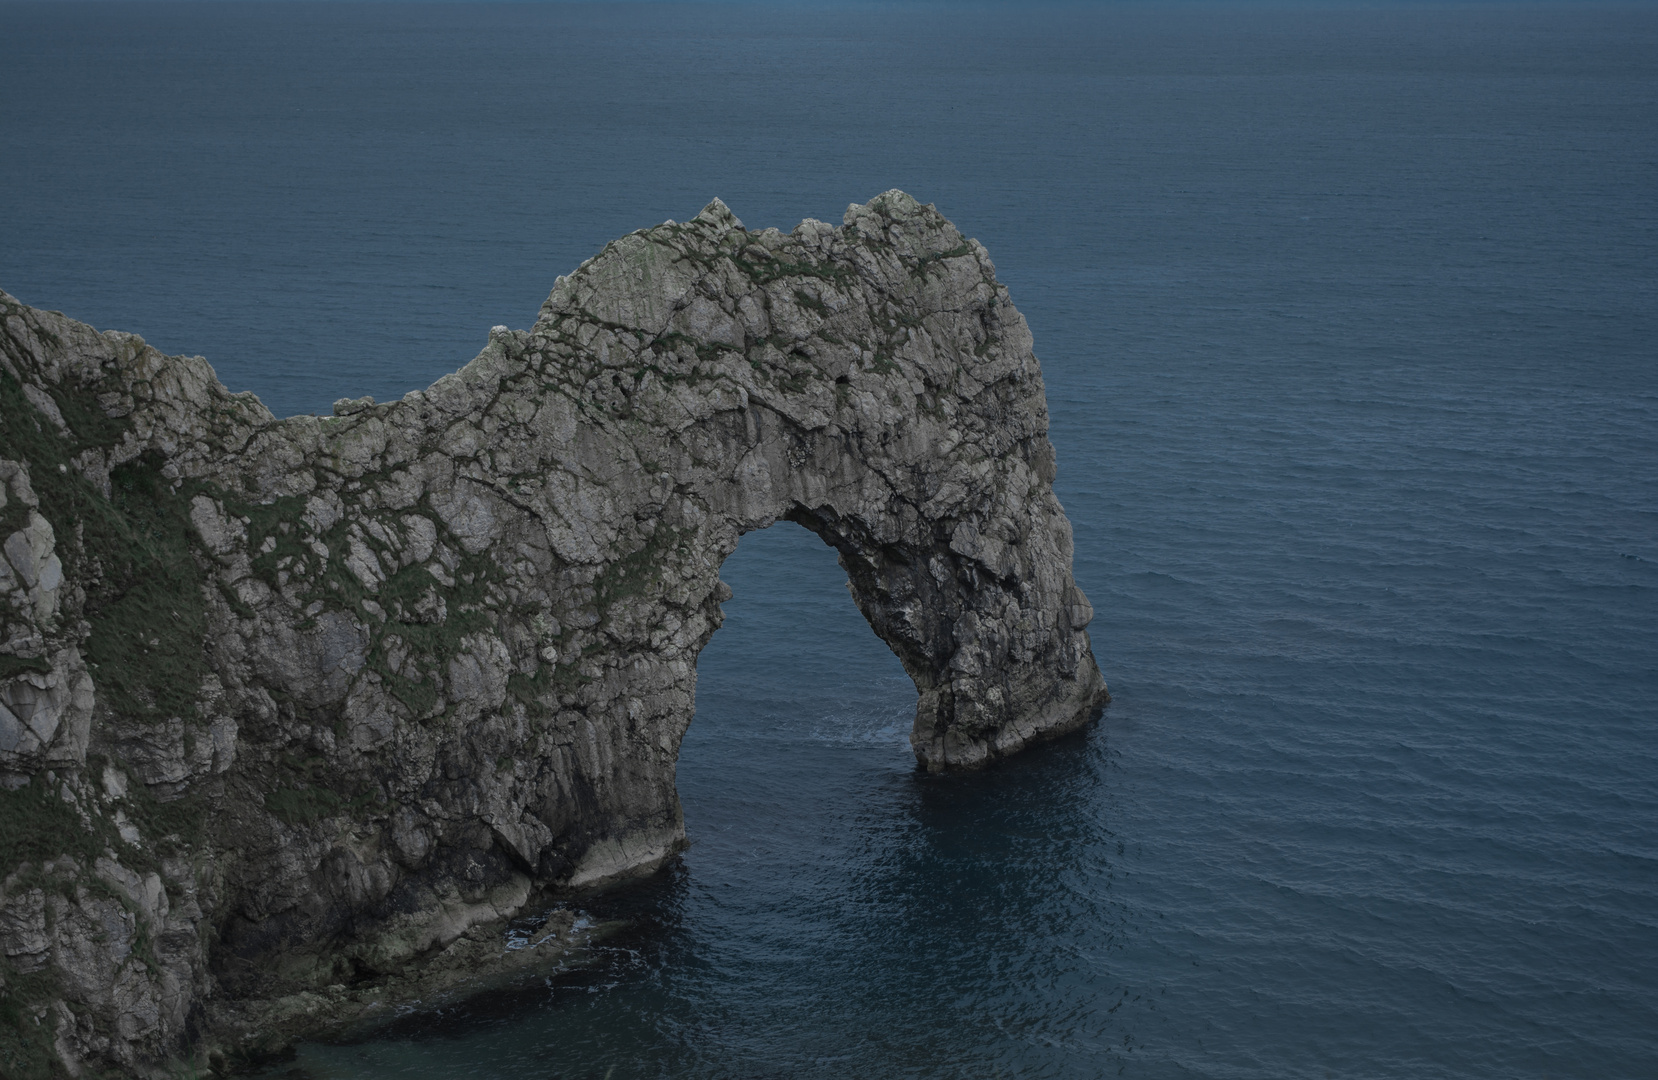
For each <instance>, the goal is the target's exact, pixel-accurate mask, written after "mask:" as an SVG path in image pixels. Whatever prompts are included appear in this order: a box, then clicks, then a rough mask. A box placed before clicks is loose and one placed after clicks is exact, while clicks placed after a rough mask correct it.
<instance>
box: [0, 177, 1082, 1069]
mask: <svg viewBox="0 0 1658 1080" xmlns="http://www.w3.org/2000/svg"><path fill="white" fill-rule="evenodd" d="M0 320H3V322H0V326H3V332H0V540H3V551H4V558H0V953H3V956H0V982H3V986H0V1074H3V1075H5V1076H6V1077H8V1078H18V1080H21V1078H24V1077H36V1076H42V1077H44V1076H55V1075H71V1076H98V1075H105V1074H112V1075H157V1076H159V1075H169V1074H170V1071H171V1070H175V1069H176V1068H177V1067H179V1066H180V1065H184V1066H187V1067H202V1066H206V1065H212V1066H213V1067H215V1068H226V1067H230V1066H233V1065H234V1063H235V1061H236V1060H237V1057H238V1055H239V1054H242V1053H246V1052H250V1051H257V1050H259V1049H261V1048H268V1047H269V1046H271V1045H273V1044H275V1043H279V1042H280V1041H281V1039H284V1038H287V1037H289V1036H291V1035H292V1034H295V1033H297V1032H299V1031H301V1030H303V1029H304V1028H305V1025H306V1024H307V1023H311V1022H312V1021H308V1020H307V1019H306V1018H307V1017H312V1018H315V1017H316V1016H317V1015H318V1014H319V1013H321V1014H324V1015H331V1014H337V1013H339V1011H340V1010H341V1008H343V1005H342V1003H349V1002H357V1003H358V1004H359V1005H362V1004H363V1003H364V1002H366V1001H368V999H369V998H371V997H374V995H376V994H378V995H380V997H378V998H375V1001H376V1002H377V1001H379V1000H380V998H384V997H387V996H390V997H395V996H396V995H397V993H398V992H399V991H398V989H397V987H399V986H404V987H405V989H407V988H412V987H426V988H428V989H430V988H431V987H432V986H433V985H437V984H438V983H442V982H443V981H444V976H443V975H442V974H441V973H442V972H444V971H450V972H453V971H454V970H455V969H456V968H457V967H460V968H464V969H467V970H478V971H485V970H486V969H491V968H492V965H493V966H495V967H500V966H501V965H502V961H501V958H502V957H503V956H505V955H506V952H508V951H511V950H505V951H504V950H503V949H502V948H501V947H500V941H501V938H500V927H501V926H502V924H503V922H504V921H505V920H509V919H512V918H514V917H517V916H521V915H522V914H524V913H525V912H526V911H528V910H530V909H532V908H533V907H534V905H536V904H541V903H543V900H542V898H544V897H547V896H556V895H559V894H562V893H569V892H570V891H574V890H581V889H585V888H592V887H596V886H600V885H603V884H606V883H609V882H613V881H617V880H620V879H622V878H625V877H628V876H630V875H637V874H643V873H648V872H650V871H651V870H653V869H655V868H656V867H658V866H660V865H661V864H662V863H663V862H664V861H665V860H666V859H668V858H669V857H670V856H672V855H673V854H674V853H675V852H676V851H678V850H679V849H680V848H681V847H682V846H683V844H684V839H685V830H684V821H683V816H682V814H681V811H680V805H679V798H678V796H677V794H676V792H675V788H674V769H675V760H676V756H677V754H678V751H679V744H680V739H681V737H682V736H683V735H684V733H685V730H686V727H687V726H688V725H689V723H690V722H691V717H692V713H693V708H694V700H695V689H696V662H697V654H698V652H699V651H700V650H701V649H702V647H703V646H704V645H705V644H706V643H707V641H708V640H709V637H710V635H712V634H713V632H714V631H715V629H716V628H718V626H719V625H720V619H721V613H720V603H721V601H722V600H724V599H726V598H728V597H729V596H730V591H729V589H728V588H727V587H726V586H725V585H724V584H723V583H722V582H721V581H720V579H719V570H720V565H721V563H722V562H723V561H724V559H725V558H726V557H727V556H728V555H730V554H731V553H732V551H733V550H735V548H736V546H737V540H738V537H740V536H741V535H742V534H743V533H745V532H748V531H750V530H753V529H762V528H765V527H766V526H768V525H770V524H772V523H773V522H774V521H776V520H778V519H780V518H786V519H788V520H791V521H795V522H799V523H800V524H801V525H804V526H805V527H806V528H808V529H810V530H812V531H813V532H815V533H817V534H818V535H819V536H820V537H822V538H823V540H824V541H825V542H826V543H828V544H830V545H831V546H833V547H834V548H835V549H836V550H837V551H838V552H839V554H840V561H841V565H842V566H844V567H845V569H846V573H847V577H848V581H849V588H850V591H851V593H852V596H853V599H854V600H855V601H856V603H857V605H858V607H859V609H860V610H861V611H862V612H863V613H864V615H865V616H866V617H867V618H868V620H869V623H870V625H871V627H872V628H873V629H874V630H875V632H876V633H877V634H878V635H880V637H881V638H882V639H883V640H884V641H886V643H887V644H888V645H889V646H890V647H891V648H892V650H893V652H894V653H896V654H897V656H898V657H899V659H900V660H901V661H902V662H903V665H904V668H905V669H906V670H907V671H908V672H909V674H910V676H911V677H912V678H913V679H914V681H915V686H916V689H917V691H918V700H917V704H916V714H915V726H914V730H913V733H912V735H911V744H912V746H913V747H914V750H915V755H916V758H917V760H918V762H919V763H920V765H921V766H922V767H924V768H926V769H928V770H932V771H941V770H950V769H965V768H974V767H978V766H982V765H984V764H986V763H988V762H990V761H992V760H993V759H995V758H997V757H999V756H1002V755H1006V754H1009V753H1012V752H1014V751H1017V750H1018V749H1020V748H1021V747H1023V746H1025V745H1026V744H1028V743H1029V742H1031V741H1032V740H1035V739H1038V738H1042V737H1044V736H1049V735H1053V734H1057V733H1059V732H1063V731H1067V730H1070V729H1072V728H1075V727H1076V726H1078V725H1080V724H1082V723H1084V722H1086V721H1087V719H1088V718H1089V717H1090V716H1092V715H1093V714H1094V713H1095V712H1097V710H1098V708H1099V706H1100V705H1101V704H1102V703H1103V702H1104V701H1105V700H1106V692H1105V685H1104V682H1103V680H1102V679H1101V676H1100V673H1099V669H1098V667H1097V665H1096V664H1095V661H1094V657H1093V655H1092V653H1091V651H1090V647H1089V642H1088V636H1087V633H1086V631H1085V627H1086V626H1087V624H1088V622H1089V620H1090V619H1091V618H1092V615H1093V611H1092V608H1091V607H1090V606H1089V604H1088V601H1087V600H1086V599H1085V598H1084V596H1083V594H1082V592H1081V591H1080V590H1079V589H1078V588H1077V586H1076V584H1075V582H1074V581H1073V580H1072V574H1071V531H1070V525H1069V523H1068V522H1067V521H1066V518H1065V514H1064V512H1063V510H1062V509H1061V508H1060V505H1059V503H1058V501H1057V500H1056V499H1055V497H1054V493H1053V488H1052V483H1053V479H1054V468H1055V464H1054V451H1053V447H1052V445H1051V444H1050V443H1049V441H1048V438H1047V404H1046V400H1045V397H1044V391H1043V385H1042V377H1041V371H1040V368H1039V366H1038V363H1037V360H1036V358H1035V356H1034V355H1033V353H1032V343H1031V336H1030V333H1029V331H1028V329H1027V328H1026V325H1025V321H1024V319H1023V318H1022V317H1021V316H1020V315H1019V313H1018V311H1016V310H1015V309H1014V307H1013V305H1012V303H1011V302H1010V300H1009V298H1008V294H1007V290H1006V289H1005V288H1004V287H1003V286H1002V285H1001V284H1000V283H999V282H998V281H997V280H996V277H995V271H994V267H993V266H992V264H991V262H990V259H989V257H988V255H987V254H986V253H985V251H984V249H983V248H982V247H981V246H980V245H979V244H978V243H976V242H975V241H972V240H969V239H966V238H964V237H963V236H962V235H961V234H960V233H959V232H957V230H956V229H955V228H954V227H953V226H952V225H951V224H950V223H949V222H948V221H946V220H945V219H944V218H943V217H942V216H941V215H939V213H938V212H937V211H936V210H934V209H933V208H932V207H930V206H922V205H919V204H918V203H916V202H915V200H913V199H911V198H910V197H909V196H907V195H905V194H903V193H902V192H896V191H894V192H888V193H886V194H884V195H881V196H879V197H877V198H876V199H874V200H872V201H871V202H869V203H868V204H867V205H863V206H853V207H851V208H849V209H848V211H847V213H846V216H845V221H844V224H843V225H842V226H840V227H834V226H831V225H828V224H824V223H822V222H818V221H811V220H808V221H805V222H803V223H801V225H800V226H799V227H798V228H796V229H795V230H794V231H793V232H792V233H786V234H785V233H781V232H779V231H778V230H775V229H767V230H764V231H759V232H750V231H747V230H745V229H744V228H743V226H742V223H741V222H739V221H738V220H737V219H736V218H735V217H734V216H733V215H732V214H731V212H730V211H729V210H727V209H726V207H725V206H724V205H723V204H721V203H719V202H717V201H716V202H714V203H712V204H710V205H709V206H708V207H707V208H706V209H704V210H703V211H702V212H701V213H700V214H698V215H697V217H696V218H694V219H693V220H691V221H689V222H685V223H674V222H669V223H666V224H664V225H661V226H658V227H656V228H654V229H649V230H644V231H641V232H637V233H634V234H632V235H630V236H626V237H623V238H622V239H620V240H617V241H615V242H614V243H612V244H610V245H609V246H608V247H606V248H605V249H604V251H602V252H601V253H600V254H599V255H597V256H595V257H594V258H593V259H591V260H589V261H588V262H586V263H584V264H583V265H582V266H581V267H580V268H578V269H577V270H576V271H575V272H574V273H572V274H571V275H570V276H568V277H565V278H560V279H559V280H558V282H557V284H556V285H555V287H554V288H553V291H552V295H551V296H550V297H549V298H548V300H547V302H546V304H545V305H543V307H542V309H541V312H540V316H539V318H538V319H537V320H536V322H535V325H534V326H533V327H531V328H530V329H529V330H509V329H508V328H506V327H496V328H495V329H494V330H492V331H490V333H489V339H488V343H487V344H486V345H485V347H484V349H483V351H482V352H481V353H480V354H479V355H478V357H477V358H476V359H474V360H473V361H471V362H470V363H469V364H467V365H466V366H465V367H464V368H462V369H461V370H460V371H458V372H456V373H455V374H453V375H449V376H446V377H444V378H443V379H440V380H439V381H438V382H437V383H435V384H434V385H432V386H431V387H430V388H428V389H426V390H421V391H416V392H413V393H410V394H408V395H407V396H405V397H404V398H402V399H401V400H399V401H394V402H388V403H376V402H374V401H372V400H369V399H367V398H362V399H357V400H346V401H341V402H338V403H336V405H335V406H334V415H333V416H328V417H316V416H297V417H290V418H288V419H284V420H279V419H277V418H275V417H274V416H272V415H271V413H270V412H269V411H268V410H267V409H266V408H265V407H264V406H263V405H262V404H261V403H260V402H259V401H258V399H256V398H255V397H253V396H252V395H251V394H232V393H230V392H228V391H227V390H226V389H225V388H224V386H222V385H221V384H220V383H219V381H218V379H217V378H216V377H215V375H214V373H213V370H212V368H211V367H209V366H208V364H207V362H206V361H205V360H203V359H202V358H200V357H177V356H175V357H169V356H163V355H162V354H160V353H159V352H157V351H156V350H155V349H152V348H150V347H149V346H147V345H146V344H145V343H144V342H143V341H142V340H141V339H139V338H137V337H135V336H133V335H131V334H124V333H118V332H103V333H100V332H98V331H96V330H94V329H92V328H91V327H88V326H86V325H84V324H81V323H78V322H75V321H73V320H71V319H68V318H65V317H64V316H62V315H60V314H56V313H52V312H45V311H39V310H36V309H33V308H30V307H27V306H25V305H23V304H22V303H20V302H18V301H17V300H15V299H13V298H12V297H10V296H7V295H6V294H4V293H0ZM551 923H552V924H553V925H552V929H550V930H548V932H547V933H546V934H544V935H542V936H541V938H540V940H542V941H546V940H551V939H553V938H555V937H558V938H559V939H560V940H563V941H572V940H575V938H576V937H578V936H579V935H576V934H574V932H573V929H572V928H571V927H569V926H567V925H562V924H559V923H558V915H557V913H555V915H554V916H553V917H552V918H551ZM561 935H562V936H561ZM519 951H522V950H519ZM506 966H507V967H510V966H511V965H510V964H509V965H506ZM434 980H436V981H435V982H434ZM365 988H366V989H365ZM369 991H373V993H369ZM373 1003H374V1002H369V1004H373ZM346 1011H348V1012H349V1011H350V1010H349V1009H346Z"/></svg>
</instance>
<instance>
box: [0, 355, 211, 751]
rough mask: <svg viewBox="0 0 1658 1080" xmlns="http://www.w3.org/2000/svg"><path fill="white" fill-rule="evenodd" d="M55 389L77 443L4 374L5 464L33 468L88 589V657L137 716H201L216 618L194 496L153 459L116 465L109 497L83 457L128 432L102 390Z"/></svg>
mask: <svg viewBox="0 0 1658 1080" xmlns="http://www.w3.org/2000/svg"><path fill="white" fill-rule="evenodd" d="M51 393H52V398H53V400H54V401H55V402H56V404H57V406H58V409H59V411H60V412H61V413H62V415H63V417H64V420H65V422H66V423H67V424H69V426H70V433H69V434H68V435H67V436H66V435H64V434H63V433H61V432H60V431H59V430H58V429H57V428H56V426H54V425H53V424H52V423H51V421H50V420H48V419H47V418H46V417H45V416H44V415H43V414H42V413H40V412H39V411H38V410H36V409H35V407H34V405H33V404H31V403H30V402H29V400H28V398H26V397H25V396H24V395H23V388H22V386H21V385H20V384H19V383H18V381H17V380H16V379H15V378H13V377H12V376H11V374H10V373H8V372H4V371H0V417H4V423H3V424H0V457H4V458H9V459H11V460H21V461H24V462H26V463H27V464H28V466H29V482H30V485H31V486H32V487H33V488H34V491H35V495H36V496H37V497H38V498H39V500H40V507H39V511H40V514H41V516H43V517H44V518H46V520H47V521H48V522H50V523H51V525H52V530H53V532H54V533H55V534H56V537H57V553H58V557H59V558H60V559H61V560H62V562H63V565H64V576H65V578H66V579H67V580H70V581H77V582H80V583H82V584H84V586H85V588H86V608H85V617H86V619H87V621H88V623H89V624H90V625H91V634H90V636H89V637H88V640H87V644H86V658H87V661H88V662H89V663H90V664H91V665H92V674H93V679H94V680H95V682H96V683H97V686H98V693H99V695H100V696H101V697H102V698H103V699H104V700H105V701H107V702H108V703H109V705H110V706H111V708H113V709H114V710H115V711H116V712H118V713H121V714H122V715H123V716H127V717H129V718H132V719H138V720H165V719H167V718H168V717H171V716H183V717H186V718H188V717H190V716H193V715H194V712H195V699H196V695H197V693H198V692H199V691H200V688H201V681H202V677H203V676H204V675H205V674H206V672H207V659H206V656H205V654H204V650H203V648H202V644H203V639H204V637H205V635H206V632H207V615H206V609H205V604H204V601H203V597H202V575H201V571H200V570H199V569H198V567H197V566H196V562H195V559H194V557H193V556H192V555H191V551H190V538H189V537H190V530H191V526H190V517H189V499H188V498H187V496H186V494H185V493H184V492H182V491H175V490H174V489H173V486H172V484H171V482H170V481H168V480H166V479H165V478H164V477H162V476H161V464H162V462H161V459H160V456H159V455H158V454H155V453H153V452H152V453H149V454H146V455H144V456H143V457H140V458H139V459H137V460H135V461H131V462H128V463H127V464H125V465H122V466H120V467H119V468H117V469H116V470H114V472H113V473H112V474H111V476H110V481H111V492H110V496H109V498H105V497H104V494H103V492H101V491H99V490H98V489H97V488H95V487H93V485H92V484H91V483H90V482H88V481H87V480H86V478H85V477H83V476H82V475H81V473H80V470H79V469H77V468H75V466H74V464H73V458H74V456H75V455H76V454H78V453H80V452H81V451H83V450H85V449H87V448H90V447H107V446H109V445H111V444H113V443H114V442H116V441H118V440H119V438H120V435H121V434H122V433H123V432H124V431H125V425H124V424H123V423H121V422H120V421H115V420H111V419H109V418H108V417H106V416H104V414H103V410H102V409H101V408H100V407H99V406H98V402H97V396H96V390H95V389H93V388H88V387H75V386H68V385H62V386H57V387H53V388H51ZM11 509H12V506H8V507H7V510H8V511H10V510H11ZM18 662H21V663H27V660H26V659H25V660H20V661H18Z"/></svg>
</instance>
